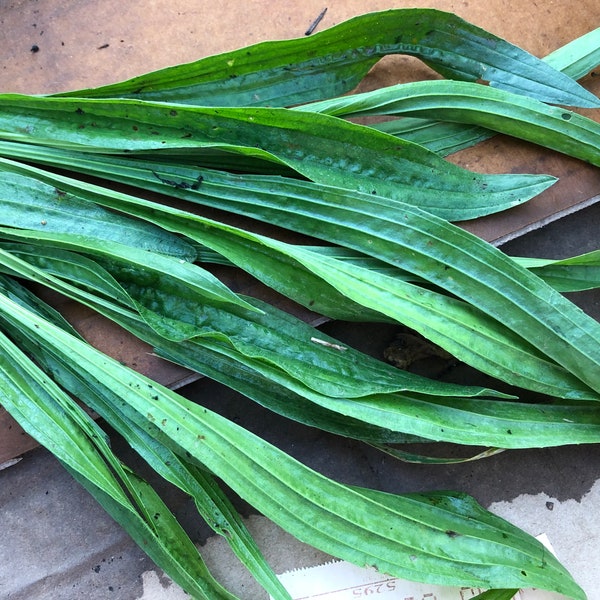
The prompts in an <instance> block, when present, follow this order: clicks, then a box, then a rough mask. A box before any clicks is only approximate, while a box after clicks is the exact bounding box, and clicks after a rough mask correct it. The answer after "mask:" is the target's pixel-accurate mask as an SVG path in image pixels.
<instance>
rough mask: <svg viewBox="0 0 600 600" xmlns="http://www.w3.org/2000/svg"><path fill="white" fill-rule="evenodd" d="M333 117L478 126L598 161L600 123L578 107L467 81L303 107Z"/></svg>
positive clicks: (398, 89)
mask: <svg viewBox="0 0 600 600" xmlns="http://www.w3.org/2000/svg"><path fill="white" fill-rule="evenodd" d="M300 110H303V111H316V112H321V113H325V114H329V115H335V116H338V117H340V116H344V117H350V116H354V117H356V116H367V115H390V116H398V115H407V116H411V117H421V118H429V119H436V120H439V121H452V122H458V123H465V124H468V125H477V126H481V127H484V128H486V129H490V130H492V131H496V132H499V133H505V134H508V135H512V136H514V137H517V138H520V139H523V140H526V141H529V142H533V143H535V144H538V145H541V146H545V147H546V148H551V149H553V150H557V151H559V152H563V153H564V154H568V155H570V156H574V157H576V158H580V159H582V160H585V161H587V162H589V163H591V164H594V165H596V166H600V124H599V123H597V122H596V121H593V120H592V119H589V118H587V117H583V116H581V115H578V114H577V113H575V112H572V111H569V110H565V109H562V108H557V107H553V106H548V105H547V104H544V103H543V102H539V101H537V100H533V99H531V98H525V97H523V96H519V95H517V94H511V93H510V92H506V91H504V90H497V89H493V88H490V87H485V86H481V85H477V84H474V83H468V82H464V81H417V82H413V83H405V84H400V85H397V86H390V87H387V88H383V89H380V90H375V91H372V92H365V93H364V94H354V95H353V96H345V97H343V98H336V99H333V100H325V101H323V102H319V103H314V104H311V105H308V106H302V107H301V108H300Z"/></svg>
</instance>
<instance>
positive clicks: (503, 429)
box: [5, 260, 600, 448]
mask: <svg viewBox="0 0 600 600" xmlns="http://www.w3.org/2000/svg"><path fill="white" fill-rule="evenodd" d="M5 262H6V260H5ZM9 264H11V265H13V266H14V267H15V270H16V271H17V272H18V273H19V274H23V275H25V276H27V277H33V278H34V280H38V281H40V282H43V283H44V284H46V285H50V286H51V287H53V288H54V289H56V290H58V291H62V292H66V293H67V294H68V295H70V297H72V298H74V299H77V300H83V301H84V302H85V303H86V304H88V306H90V307H92V308H95V309H96V310H98V311H99V312H100V313H102V314H104V315H105V316H107V317H108V318H111V319H113V320H115V321H116V322H117V323H118V324H120V325H121V326H123V327H124V328H125V329H127V330H129V331H130V332H132V333H133V334H134V335H136V336H138V337H140V338H141V339H143V340H144V341H146V342H147V343H148V344H150V345H152V346H154V347H155V352H156V353H157V354H159V355H161V356H163V357H165V358H167V359H169V360H171V361H174V362H177V363H179V364H182V365H184V366H186V367H188V368H190V369H193V370H196V371H198V372H200V373H204V374H205V375H208V376H210V377H212V378H214V379H216V380H217V381H220V382H222V383H224V384H225V385H228V386H230V387H232V388H233V389H236V390H238V391H240V392H241V393H243V394H246V395H248V396H249V397H250V398H252V399H253V400H255V401H257V402H259V403H260V404H262V405H264V406H266V407H268V408H270V409H271V410H275V411H276V412H278V413H280V414H282V415H285V416H286V417H289V418H292V419H296V420H298V421H300V422H302V423H305V424H308V425H312V426H317V427H321V428H323V429H325V430H327V431H331V432H333V433H338V434H341V435H345V436H350V437H354V438H356V439H362V440H366V441H370V442H374V443H396V442H404V441H419V440H417V439H414V437H413V438H412V439H409V438H407V436H406V435H404V434H402V435H399V434H398V432H408V433H409V434H410V436H415V435H416V436H419V437H421V438H430V439H434V440H445V441H450V442H455V443H463V444H475V445H495V446H499V447H506V448H523V447H532V446H555V445H562V444H573V443H586V442H587V443H590V442H592V443H593V442H596V441H597V440H598V436H599V435H600V422H599V418H600V412H599V411H598V410H597V408H596V407H595V406H589V405H588V406H577V407H574V406H573V405H572V404H566V405H561V404H559V403H555V404H554V405H542V406H540V405H535V404H533V405H529V404H522V403H514V402H511V403H504V402H503V403H499V402H497V401H488V400H482V401H477V402H464V401H462V400H461V399H460V398H457V397H454V398H450V399H449V401H448V402H444V403H440V402H438V401H437V399H436V398H435V397H433V396H429V397H427V396H426V395H423V394H419V395H409V394H406V393H404V394H402V395H399V394H392V395H391V396H390V395H387V396H383V395H376V396H370V397H367V398H364V399H354V400H348V399H345V398H339V399H336V398H331V397H327V396H324V395H322V394H319V393H317V392H315V391H314V390H313V389H311V388H310V387H307V386H304V385H302V384H301V383H300V382H299V381H298V380H296V379H293V378H292V377H290V376H289V375H288V374H286V373H284V372H283V371H282V370H280V369H278V368H276V367H275V366H274V365H272V364H271V365H268V364H267V363H264V362H260V361H258V362H257V361H256V360H249V359H248V357H246V356H244V355H242V354H241V353H239V352H237V351H235V350H234V349H228V348H227V347H226V346H223V345H219V344H212V345H211V344H210V342H207V341H206V339H205V338H197V339H196V340H195V341H193V342H183V343H173V342H169V341H168V340H165V339H164V338H161V337H160V336H158V335H157V334H156V333H155V332H153V331H152V330H151V329H149V328H148V327H146V326H145V324H144V323H142V322H141V321H140V319H139V317H138V318H136V315H134V314H131V313H128V312H127V311H122V310H119V309H118V307H114V306H111V305H110V303H106V302H105V301H103V300H102V299H100V300H97V301H94V298H93V297H91V296H90V295H89V294H85V293H81V294H79V295H78V294H77V293H76V292H75V293H74V292H73V288H72V286H67V285H66V284H64V285H63V286H60V285H58V286H57V285H56V282H54V283H53V280H52V279H51V278H50V279H49V278H48V277H46V278H44V277H43V276H40V275H39V274H38V275H37V278H36V274H35V273H34V272H28V271H24V270H22V269H18V266H17V265H16V264H15V262H14V261H13V262H12V263H9ZM64 276H65V278H67V279H68V278H69V273H68V272H65V274H64ZM312 370H313V367H311V365H308V366H307V376H308V377H309V379H310V372H311V371H312ZM99 412H102V411H101V410H99ZM410 436H409V437H410Z"/></svg>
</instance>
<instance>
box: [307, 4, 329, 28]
mask: <svg viewBox="0 0 600 600" xmlns="http://www.w3.org/2000/svg"><path fill="white" fill-rule="evenodd" d="M326 12H327V7H325V8H324V9H323V10H322V11H321V12H320V13H319V16H318V17H317V18H316V19H315V20H314V21H313V22H312V23H311V24H310V27H309V28H308V29H307V30H306V31H305V32H304V35H310V34H311V33H312V32H313V31H314V30H315V29H316V28H317V26H318V25H319V23H320V22H321V21H322V20H323V17H324V16H325V13H326Z"/></svg>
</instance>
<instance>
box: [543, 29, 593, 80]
mask: <svg viewBox="0 0 600 600" xmlns="http://www.w3.org/2000/svg"><path fill="white" fill-rule="evenodd" d="M543 61H544V62H545V63H546V64H548V65H550V66H551V67H553V68H554V69H557V70H559V71H562V72H563V73H565V75H568V76H569V77H572V78H573V79H579V78H580V77H583V76H584V75H587V74H588V73H589V72H590V71H591V70H592V69H593V68H594V67H597V66H598V65H600V27H598V28H597V29H593V30H592V31H590V32H588V33H585V34H584V35H582V36H580V37H578V38H576V39H574V40H572V41H570V42H569V43H568V44H565V45H564V46H562V47H561V48H557V49H556V50H555V51H554V52H552V53H550V54H548V56H546V57H545V58H544V59H543Z"/></svg>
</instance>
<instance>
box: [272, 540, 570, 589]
mask: <svg viewBox="0 0 600 600" xmlns="http://www.w3.org/2000/svg"><path fill="white" fill-rule="evenodd" d="M544 537H545V536H540V538H538V539H540V541H542V542H543V543H545V544H546V545H548V544H547V539H543V538H544ZM550 549H551V548H550ZM279 579H280V580H281V582H282V583H283V585H284V586H285V588H286V589H287V591H288V592H289V593H290V595H291V596H292V598H293V599H294V600H358V599H361V598H365V599H366V600H379V599H380V600H469V599H470V598H474V597H475V596H477V595H478V594H481V593H482V592H484V591H485V590H484V589H480V588H469V587H463V588H459V587H449V586H440V585H432V584H428V583H415V582H413V581H407V580H404V579H398V578H396V577H389V576H386V575H382V574H381V573H379V572H377V571H375V570H374V569H363V568H361V567H357V566H355V565H353V564H351V563H347V562H344V561H335V562H330V563H326V564H324V565H319V566H316V567H310V568H307V569H297V570H294V571H288V572H286V573H283V574H282V575H279ZM514 598H515V600H566V597H565V596H563V595H561V594H556V593H553V592H546V591H543V590H521V591H519V593H518V594H517V595H516V596H515V597H514Z"/></svg>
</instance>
